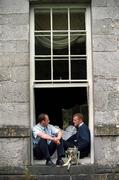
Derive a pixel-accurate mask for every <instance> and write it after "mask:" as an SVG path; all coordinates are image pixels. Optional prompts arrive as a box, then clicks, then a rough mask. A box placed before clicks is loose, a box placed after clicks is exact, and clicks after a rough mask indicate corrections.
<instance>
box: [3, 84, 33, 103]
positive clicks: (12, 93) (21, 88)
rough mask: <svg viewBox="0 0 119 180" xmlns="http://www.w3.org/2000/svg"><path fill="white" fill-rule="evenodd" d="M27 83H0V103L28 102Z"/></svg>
mask: <svg viewBox="0 0 119 180" xmlns="http://www.w3.org/2000/svg"><path fill="white" fill-rule="evenodd" d="M29 91H30V90H29V83H27V82H22V83H14V82H6V81H4V82H3V83H2V82H1V83H0V103H8V102H10V103H11V102H28V101H29Z"/></svg>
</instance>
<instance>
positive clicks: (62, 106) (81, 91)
mask: <svg viewBox="0 0 119 180" xmlns="http://www.w3.org/2000/svg"><path fill="white" fill-rule="evenodd" d="M34 91H35V107H36V108H35V110H36V111H35V114H36V123H37V118H38V115H39V114H40V113H47V114H48V115H49V118H50V122H51V124H54V125H58V126H59V127H60V128H63V124H64V121H65V118H64V116H66V112H67V114H68V115H67V117H68V121H69V122H70V123H71V121H72V115H73V114H74V113H77V112H81V113H83V114H84V118H85V121H86V123H87V124H88V105H87V104H88V102H87V89H86V88H85V87H70V88H68V87H67V88H63V87H61V88H59V87H58V88H36V89H35V90H34ZM64 112H65V114H64Z"/></svg>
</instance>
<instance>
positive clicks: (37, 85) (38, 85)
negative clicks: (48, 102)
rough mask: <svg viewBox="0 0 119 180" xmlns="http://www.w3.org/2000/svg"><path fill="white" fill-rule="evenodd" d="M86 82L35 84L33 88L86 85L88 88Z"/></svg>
mask: <svg viewBox="0 0 119 180" xmlns="http://www.w3.org/2000/svg"><path fill="white" fill-rule="evenodd" d="M88 86H89V85H88V83H81V84H77V83H73V84H69V83H65V84H35V85H34V88H44V87H45V88H49V87H51V88H55V87H63V88H65V87H67V88H70V87H87V88H88Z"/></svg>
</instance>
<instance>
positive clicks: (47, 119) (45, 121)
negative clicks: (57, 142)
mask: <svg viewBox="0 0 119 180" xmlns="http://www.w3.org/2000/svg"><path fill="white" fill-rule="evenodd" d="M49 122H50V120H49V117H48V116H47V115H46V116H45V119H44V121H43V126H45V127H47V126H48V124H49Z"/></svg>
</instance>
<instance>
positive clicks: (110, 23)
mask: <svg viewBox="0 0 119 180" xmlns="http://www.w3.org/2000/svg"><path fill="white" fill-rule="evenodd" d="M92 32H93V35H118V34H119V20H118V19H117V20H112V19H111V18H108V19H107V18H106V19H94V20H93V22H92Z"/></svg>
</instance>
